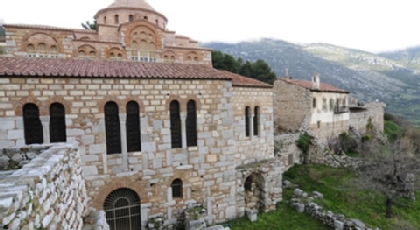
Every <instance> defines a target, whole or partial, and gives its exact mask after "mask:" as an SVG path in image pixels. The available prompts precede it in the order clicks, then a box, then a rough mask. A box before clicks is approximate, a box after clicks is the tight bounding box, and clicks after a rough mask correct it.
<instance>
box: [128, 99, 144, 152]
mask: <svg viewBox="0 0 420 230" xmlns="http://www.w3.org/2000/svg"><path fill="white" fill-rule="evenodd" d="M139 115H140V111H139V105H138V104H137V102H135V101H130V102H128V103H127V123H126V125H127V128H126V129H127V151H128V152H135V151H141V141H140V117H139Z"/></svg>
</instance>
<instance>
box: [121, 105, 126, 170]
mask: <svg viewBox="0 0 420 230" xmlns="http://www.w3.org/2000/svg"><path fill="white" fill-rule="evenodd" d="M120 136H121V158H122V159H121V161H122V166H123V168H124V169H125V170H128V154H127V114H126V113H120Z"/></svg>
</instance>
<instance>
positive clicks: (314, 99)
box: [312, 98, 316, 109]
mask: <svg viewBox="0 0 420 230" xmlns="http://www.w3.org/2000/svg"><path fill="white" fill-rule="evenodd" d="M312 107H313V108H314V109H315V108H316V98H313V99H312Z"/></svg>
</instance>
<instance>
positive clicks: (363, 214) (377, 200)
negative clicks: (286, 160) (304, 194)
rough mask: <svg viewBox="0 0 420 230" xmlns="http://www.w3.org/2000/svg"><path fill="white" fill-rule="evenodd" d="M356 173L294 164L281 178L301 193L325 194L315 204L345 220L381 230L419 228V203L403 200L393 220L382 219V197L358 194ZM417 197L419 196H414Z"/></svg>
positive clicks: (395, 209)
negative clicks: (293, 184) (301, 191)
mask: <svg viewBox="0 0 420 230" xmlns="http://www.w3.org/2000/svg"><path fill="white" fill-rule="evenodd" d="M354 177H355V173H354V172H353V171H351V170H349V169H334V168H330V167H327V166H321V165H314V164H308V165H297V166H295V167H293V168H291V169H289V170H288V171H287V172H285V174H284V178H285V179H288V180H290V181H291V182H292V183H296V184H298V185H299V187H300V188H301V189H303V190H304V191H313V190H316V191H319V192H321V193H322V194H323V195H324V198H323V199H319V200H317V201H316V203H318V204H320V205H322V206H323V207H324V209H325V210H331V211H333V212H334V213H337V214H340V213H341V214H344V215H345V216H346V217H351V218H357V219H360V220H361V221H363V222H365V223H366V224H369V225H373V226H377V227H379V228H381V229H382V230H387V229H388V230H395V229H406V230H408V229H420V219H418V218H417V217H418V216H419V215H420V201H419V200H418V199H417V200H416V201H415V202H411V201H408V200H407V201H406V200H404V201H403V202H400V203H399V204H397V205H395V207H394V208H393V210H394V218H385V205H384V200H385V198H384V196H383V195H381V194H378V193H370V192H364V191H359V190H358V189H357V188H354V189H349V187H351V186H352V184H351V182H350V181H351V179H352V178H354ZM416 195H417V196H418V195H420V193H416Z"/></svg>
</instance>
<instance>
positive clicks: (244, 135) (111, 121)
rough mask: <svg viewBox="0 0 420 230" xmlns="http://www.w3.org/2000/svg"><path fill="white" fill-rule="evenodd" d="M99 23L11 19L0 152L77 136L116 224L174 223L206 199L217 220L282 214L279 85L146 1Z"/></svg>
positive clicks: (92, 182) (113, 9)
mask: <svg viewBox="0 0 420 230" xmlns="http://www.w3.org/2000/svg"><path fill="white" fill-rule="evenodd" d="M95 19H96V20H97V29H96V30H80V29H66V28H57V27H50V26H42V25H20V24H19V25H18V24H7V25H4V27H5V29H6V32H7V37H6V40H7V41H8V42H7V46H6V52H5V54H3V55H1V54H0V96H1V97H2V100H0V108H1V109H0V124H1V127H0V146H1V148H7V147H24V146H26V145H32V144H43V145H46V146H49V145H50V144H52V143H56V142H73V141H74V142H77V143H78V145H79V149H78V152H79V153H80V154H81V159H82V161H81V162H80V164H81V166H82V169H83V175H84V180H83V181H84V182H85V184H86V190H87V195H88V197H89V198H90V200H91V202H90V203H89V207H93V208H95V209H97V210H104V211H106V218H107V223H108V224H109V225H110V229H119V228H127V229H143V228H145V227H146V226H147V225H148V223H150V222H153V221H154V219H153V218H155V217H156V216H159V218H160V217H161V219H162V220H163V224H164V225H165V226H167V227H168V228H169V227H174V226H175V225H176V223H177V221H178V220H181V218H182V213H183V212H184V210H185V209H188V208H190V207H191V206H194V205H199V204H200V205H203V206H204V207H205V209H206V210H207V211H206V212H205V213H202V217H200V218H202V219H203V220H204V219H205V220H206V222H207V223H211V224H213V223H219V222H225V221H227V220H229V219H232V218H236V217H241V216H244V215H245V212H246V211H248V210H260V211H268V210H273V209H275V204H276V203H277V202H278V201H280V200H281V193H282V192H281V191H282V190H281V174H282V166H281V164H280V162H279V161H278V159H277V158H275V157H274V154H273V152H274V131H273V127H274V126H273V86H272V85H269V84H266V83H263V82H260V81H258V80H255V79H250V78H246V77H243V76H240V75H238V74H234V73H230V72H226V71H219V70H216V69H214V68H212V66H211V50H208V49H204V48H200V47H199V46H198V43H197V41H195V40H192V39H190V38H188V37H185V36H180V35H176V33H175V32H173V31H169V30H167V29H166V24H167V22H168V19H167V18H166V17H165V16H164V15H162V14H161V13H159V12H158V11H156V10H155V9H154V8H153V7H151V6H150V5H149V4H148V2H146V1H145V0H116V1H115V2H114V3H113V4H111V5H110V6H109V7H107V8H105V9H101V10H99V11H98V13H97V14H96V16H95ZM255 162H259V163H258V164H253V163H255ZM267 169H268V170H267ZM268 187H269V188H270V189H268ZM258 194H260V195H258ZM120 201H124V202H126V203H121V202H120ZM124 212H127V213H128V212H130V213H132V214H133V215H131V216H129V217H127V216H125V215H124ZM134 213H135V214H134ZM121 214H123V215H121ZM41 218H42V217H41ZM127 218H130V221H127ZM5 224H7V223H5ZM120 224H122V225H125V226H120ZM44 227H48V226H44Z"/></svg>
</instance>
